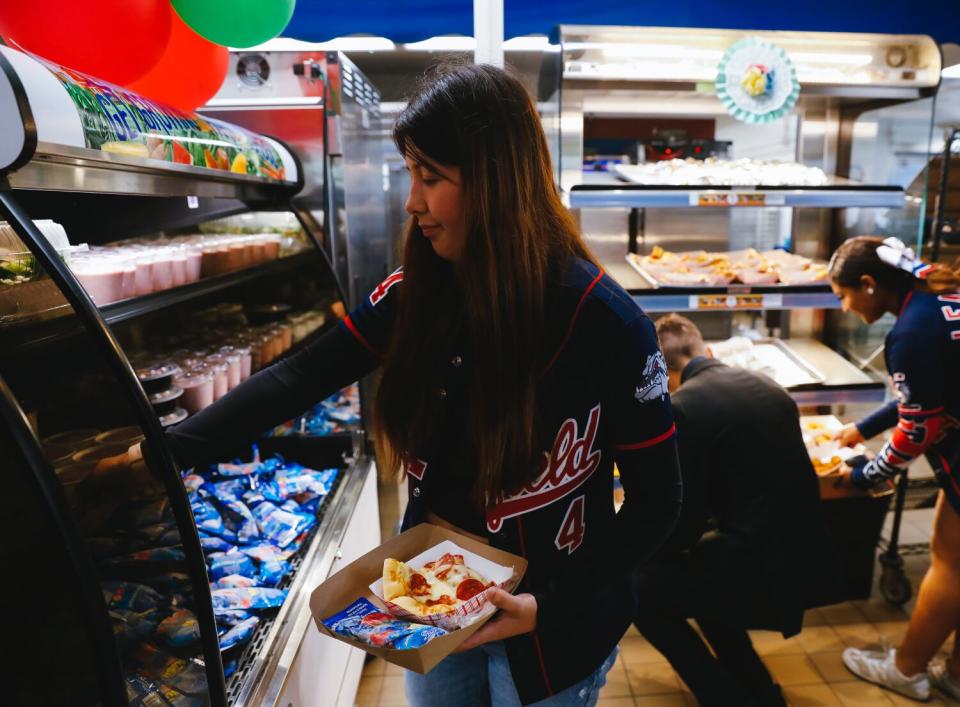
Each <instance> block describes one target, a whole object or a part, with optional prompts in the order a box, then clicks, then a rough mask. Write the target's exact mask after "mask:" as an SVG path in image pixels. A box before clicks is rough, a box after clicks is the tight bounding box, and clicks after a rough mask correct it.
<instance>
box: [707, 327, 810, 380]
mask: <svg viewBox="0 0 960 707" xmlns="http://www.w3.org/2000/svg"><path fill="white" fill-rule="evenodd" d="M741 339H742V340H743V341H748V342H750V348H749V349H744V348H743V347H742V346H739V347H737V346H725V345H728V344H730V342H734V341H738V340H741ZM708 346H710V349H711V351H712V352H713V355H714V357H715V358H717V359H718V360H720V361H723V362H724V363H726V364H728V365H731V366H738V367H740V368H746V369H747V370H751V371H755V372H757V373H764V374H766V375H768V376H769V377H770V378H772V379H773V380H775V381H776V382H777V383H779V384H780V385H781V386H783V387H784V388H787V389H789V390H796V389H802V388H811V387H816V386H818V385H822V384H823V383H824V382H825V381H826V376H824V375H823V374H822V373H821V372H820V371H818V370H817V369H816V368H815V367H814V366H812V365H811V364H810V363H808V362H807V361H806V360H805V359H804V358H803V357H802V356H800V355H799V354H797V353H796V352H795V351H794V350H793V349H791V348H790V346H789V344H787V343H786V342H785V341H783V340H782V339H776V338H764V339H746V338H745V337H734V339H728V340H727V341H720V342H711V343H709V344H708Z"/></svg>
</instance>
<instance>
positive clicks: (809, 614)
mask: <svg viewBox="0 0 960 707" xmlns="http://www.w3.org/2000/svg"><path fill="white" fill-rule="evenodd" d="M826 625H827V620H826V619H825V618H824V616H823V614H821V613H820V610H819V609H808V610H807V611H805V612H803V627H804V628H807V627H809V626H826Z"/></svg>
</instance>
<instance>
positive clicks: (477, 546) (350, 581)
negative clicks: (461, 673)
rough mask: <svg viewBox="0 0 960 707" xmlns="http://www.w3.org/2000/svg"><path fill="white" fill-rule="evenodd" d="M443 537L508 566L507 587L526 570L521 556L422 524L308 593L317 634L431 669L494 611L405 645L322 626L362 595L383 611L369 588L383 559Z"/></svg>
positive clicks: (410, 554)
mask: <svg viewBox="0 0 960 707" xmlns="http://www.w3.org/2000/svg"><path fill="white" fill-rule="evenodd" d="M444 541H452V542H453V543H455V544H456V545H459V546H460V547H462V548H463V549H464V550H467V551H469V552H472V553H475V554H476V555H479V556H480V557H482V558H484V559H485V560H488V561H490V562H493V563H495V564H498V565H503V566H506V567H511V566H512V567H513V577H512V579H511V580H510V581H508V582H507V583H506V584H507V589H508V590H512V589H513V588H515V587H516V586H517V585H518V584H519V583H520V580H521V579H522V578H523V575H524V573H525V572H526V570H527V561H526V560H525V559H524V558H523V557H520V556H519V555H514V554H512V553H509V552H505V551H503V550H498V549H497V548H494V547H491V546H489V545H484V544H483V543H481V542H477V541H476V540H472V539H471V538H468V537H466V536H464V535H460V534H459V533H455V532H453V531H451V530H447V529H446V528H441V527H439V526H436V525H431V524H429V523H423V524H421V525H418V526H416V527H415V528H411V529H410V530H408V531H406V532H404V533H401V534H400V535H398V536H397V537H395V538H391V539H390V540H388V541H387V542H385V543H384V544H383V545H381V546H380V547H378V548H376V549H374V550H371V551H370V552H368V553H367V554H366V555H364V556H363V557H361V558H359V559H357V560H355V561H353V562H351V563H350V564H349V565H347V566H346V567H344V568H343V569H341V570H340V571H339V572H337V573H336V574H334V575H331V576H330V577H329V578H327V580H326V581H325V582H323V584H321V585H320V586H318V587H317V588H316V589H314V590H313V593H312V594H311V595H310V612H311V613H312V614H313V619H314V623H315V624H316V626H317V629H318V630H319V631H320V633H323V634H326V635H327V636H330V637H331V638H335V639H336V640H338V641H342V642H344V643H347V644H349V645H351V646H353V647H354V648H359V649H360V650H362V651H364V652H366V653H370V654H371V655H375V656H379V657H380V658H383V659H384V660H386V661H387V662H388V663H393V664H394V665H399V666H400V667H402V668H406V669H407V670H412V671H414V672H417V673H420V674H421V675H423V674H425V673H427V672H429V671H430V670H431V669H432V668H433V667H434V666H435V665H436V664H437V663H439V662H440V661H441V660H443V659H444V658H446V657H447V656H448V655H450V654H451V653H452V652H453V651H454V650H455V649H456V648H457V646H459V645H460V644H461V643H463V642H464V641H465V640H467V639H468V638H469V637H470V636H472V635H473V634H474V633H476V632H477V630H478V629H479V628H480V627H481V626H483V625H484V624H485V623H486V622H487V621H489V620H490V618H491V617H492V616H493V615H494V612H492V611H491V612H490V613H488V614H486V615H485V616H481V617H480V618H478V619H477V620H476V621H475V622H474V623H472V624H471V625H470V626H467V627H465V628H461V629H458V630H455V631H451V632H450V633H448V634H447V635H446V636H440V637H439V638H434V639H433V640H432V641H430V642H429V643H427V644H426V645H424V646H422V647H421V648H411V649H406V650H398V649H396V648H377V647H374V646H371V645H368V644H366V643H363V642H362V641H358V640H355V639H352V638H348V637H347V636H341V635H339V634H336V633H334V632H333V631H331V630H330V629H328V628H327V627H326V626H324V625H323V620H324V619H326V618H328V617H330V616H333V615H334V614H336V613H338V612H340V611H343V609H345V608H346V607H347V606H348V605H349V604H351V603H352V602H354V601H356V600H357V599H359V598H360V597H364V598H366V599H368V600H369V601H370V602H371V603H373V604H374V605H375V606H378V607H380V608H381V609H384V610H386V606H385V602H384V601H383V600H381V599H380V598H379V597H378V596H377V595H376V594H374V592H373V591H372V590H371V589H370V586H371V584H373V585H375V584H376V579H377V578H382V575H383V561H384V560H385V559H387V558H389V557H392V558H395V559H398V560H402V561H404V562H407V561H408V560H409V559H411V558H415V557H417V556H418V555H419V554H421V553H422V552H424V551H426V550H429V549H430V548H432V547H434V546H435V545H439V544H440V543H443V542H444ZM464 559H466V558H464Z"/></svg>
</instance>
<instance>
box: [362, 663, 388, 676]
mask: <svg viewBox="0 0 960 707" xmlns="http://www.w3.org/2000/svg"><path fill="white" fill-rule="evenodd" d="M388 665H390V664H389V663H388V662H387V661H385V660H384V659H383V658H374V659H373V660H368V661H366V662H365V663H364V664H363V673H362V675H363V677H366V676H368V675H385V674H386V672H387V666H388Z"/></svg>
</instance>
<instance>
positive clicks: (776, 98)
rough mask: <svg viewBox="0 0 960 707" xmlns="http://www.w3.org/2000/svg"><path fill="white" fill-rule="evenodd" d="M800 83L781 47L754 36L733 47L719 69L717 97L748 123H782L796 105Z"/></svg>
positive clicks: (795, 71)
mask: <svg viewBox="0 0 960 707" xmlns="http://www.w3.org/2000/svg"><path fill="white" fill-rule="evenodd" d="M799 95H800V82H799V81H797V70H796V67H794V65H793V62H792V61H790V57H788V56H787V53H786V52H785V51H783V49H781V48H780V47H778V46H776V45H775V44H771V43H770V42H766V41H764V40H762V39H758V38H755V37H749V38H747V39H741V40H740V41H739V42H737V43H735V44H733V45H731V46H730V48H729V49H727V51H726V53H725V54H724V55H723V59H721V60H720V65H719V66H718V67H717V96H718V97H719V98H720V101H721V102H722V103H723V105H724V107H725V108H726V109H727V112H728V113H730V115H732V116H733V117H734V118H736V119H737V120H742V121H743V122H745V123H771V122H773V121H774V120H779V119H780V118H782V117H783V116H785V115H786V114H787V113H789V112H790V110H791V109H792V108H793V106H794V105H796V103H797V97H798V96H799Z"/></svg>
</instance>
